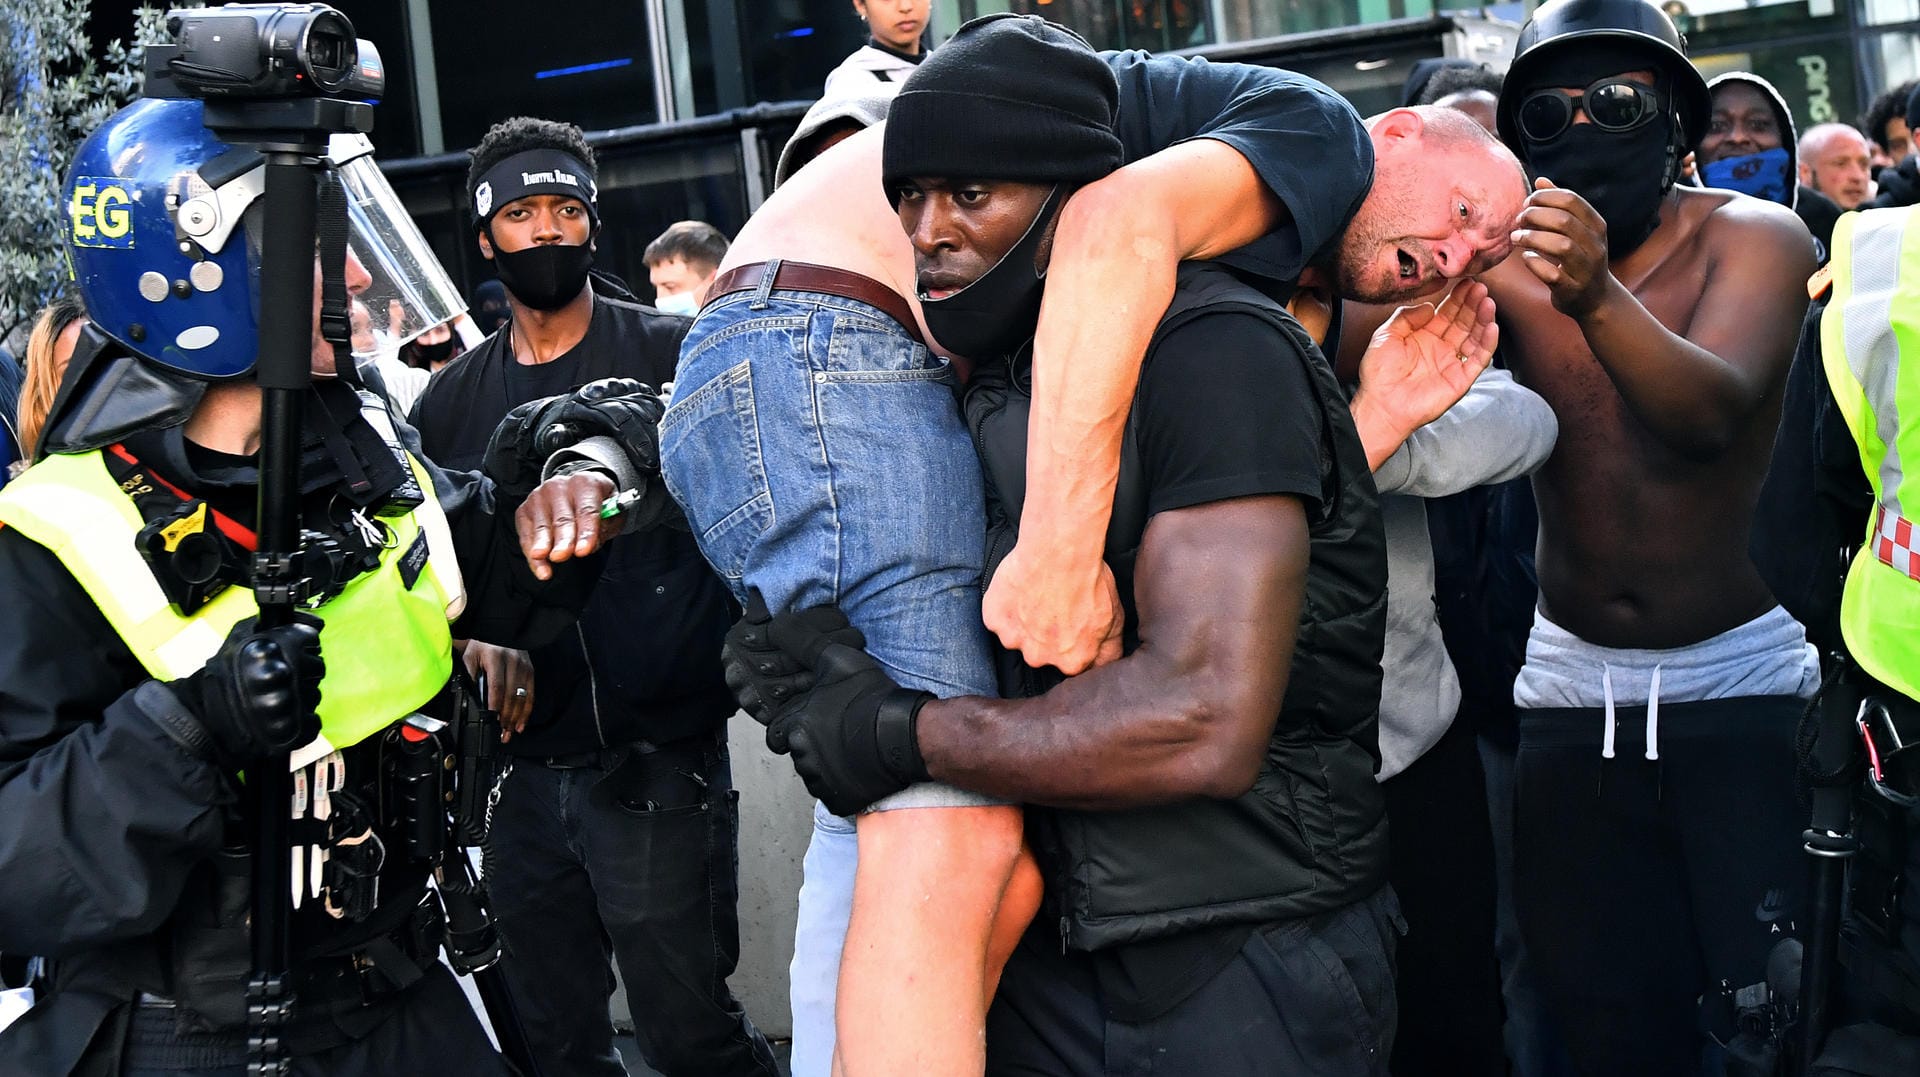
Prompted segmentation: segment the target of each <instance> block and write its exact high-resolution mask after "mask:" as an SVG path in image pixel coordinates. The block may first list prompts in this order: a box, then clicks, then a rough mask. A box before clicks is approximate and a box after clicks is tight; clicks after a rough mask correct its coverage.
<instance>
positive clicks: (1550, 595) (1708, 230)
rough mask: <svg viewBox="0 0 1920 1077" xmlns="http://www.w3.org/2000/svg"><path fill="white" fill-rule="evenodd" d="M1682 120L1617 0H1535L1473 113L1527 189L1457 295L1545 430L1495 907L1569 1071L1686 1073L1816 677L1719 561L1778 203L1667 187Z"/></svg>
mask: <svg viewBox="0 0 1920 1077" xmlns="http://www.w3.org/2000/svg"><path fill="white" fill-rule="evenodd" d="M1709 107H1710V106H1709V99H1708V95H1707V89H1706V86H1705V84H1704V83H1703V82H1702V80H1701V78H1700V75H1699V74H1698V73H1697V72H1695V71H1694V69H1693V67H1692V65H1691V64H1689V63H1688V62H1687V60H1686V58H1685V54H1684V52H1683V51H1682V49H1681V39H1680V37H1679V35H1678V33H1676V32H1675V30H1674V29H1673V26H1672V24H1671V23H1670V22H1668V20H1667V18H1666V16H1664V15H1663V14H1661V12H1660V10H1659V9H1658V8H1656V7H1655V6H1653V5H1652V4H1649V3H1645V2H1644V0H1554V2H1552V3H1549V4H1546V5H1544V6H1542V7H1541V8H1540V9H1539V10H1538V11H1537V12H1535V14H1534V17H1533V19H1532V20H1531V21H1530V22H1529V24H1528V25H1527V26H1526V27H1525V28H1523V29H1522V31H1521V34H1520V41H1519V46H1518V48H1517V49H1516V58H1515V60H1514V63H1513V66H1512V68H1511V69H1510V70H1509V71H1508V73H1507V78H1506V83H1505V86H1504V87H1503V90H1502V93H1501V98H1500V111H1499V123H1500V133H1501V136H1502V138H1503V139H1505V141H1506V142H1507V144H1508V145H1509V146H1510V147H1511V148H1512V149H1513V150H1514V151H1515V152H1516V153H1517V154H1519V156H1520V158H1521V160H1522V161H1523V162H1525V163H1526V165H1527V169H1528V171H1529V172H1530V173H1531V174H1532V175H1533V176H1534V177H1536V179H1535V184H1534V186H1535V191H1534V193H1533V195H1532V197H1531V198H1530V199H1529V200H1528V206H1527V209H1526V210H1525V212H1523V213H1522V214H1521V217H1520V221H1519V227H1518V229H1517V230H1516V231H1515V233H1514V237H1513V238H1514V245H1515V248H1516V250H1517V251H1518V252H1519V257H1516V258H1514V259H1512V260H1511V261H1509V262H1507V263H1506V264H1504V265H1502V266H1500V267H1499V268H1498V269H1496V270H1495V271H1493V272H1491V273H1489V274H1487V275H1486V276H1485V277H1484V278H1483V279H1484V280H1485V282H1486V283H1487V285H1488V287H1489V289H1490V290H1491V292H1492V294H1493V296H1494V299H1495V302H1496V303H1497V305H1498V308H1499V314H1500V321H1501V325H1502V328H1503V339H1504V341H1505V342H1506V345H1507V349H1508V350H1507V352H1506V354H1507V355H1508V357H1509V360H1510V362H1511V364H1512V366H1513V369H1514V370H1515V372H1516V373H1517V374H1518V376H1519V377H1520V379H1521V380H1522V381H1523V382H1524V383H1525V384H1527V385H1529V386H1530V387H1532V388H1533V389H1534V390H1535V391H1536V392H1538V393H1540V394H1541V395H1542V396H1543V397H1545V398H1546V399H1547V401H1548V402H1549V403H1550V404H1552V405H1553V408H1554V410H1555V412H1556V413H1557V415H1558V416H1559V420H1560V439H1559V444H1558V447H1557V448H1556V450H1555V452H1554V454H1553V456H1552V457H1551V458H1550V459H1549V460H1548V462H1547V464H1546V466H1545V467H1544V468H1543V469H1542V470H1541V471H1540V472H1538V473H1537V474H1536V476H1535V479H1534V489H1535V491H1536V494H1537V496H1538V500H1539V506H1540V544H1539V562H1538V564H1539V578H1540V606H1539V610H1538V613H1537V615H1536V619H1535V624H1534V629H1533V633H1532V636H1531V638H1530V639H1529V641H1528V645H1527V657H1526V666H1525V668H1524V669H1523V670H1522V671H1521V674H1520V679H1519V681H1518V683H1517V684H1516V685H1515V687H1514V700H1515V703H1516V705H1517V706H1518V707H1519V708H1520V709H1521V733H1520V738H1521V739H1520V751H1519V756H1518V761H1517V770H1518V775H1517V783H1518V804H1517V817H1516V827H1517V830H1516V834H1515V841H1516V846H1515V861H1516V865H1517V866H1516V879H1515V883H1514V898H1515V902H1516V905H1517V911H1518V915H1519V920H1520V926H1521V931H1522V934H1523V936H1524V938H1525V941H1526V946H1527V951H1528V957H1529V959H1530V961H1531V962H1532V963H1533V965H1534V966H1535V972H1536V974H1537V975H1538V976H1539V978H1540V988H1541V990H1542V992H1543V995H1544V998H1545V1003H1546V1006H1547V1009H1548V1011H1549V1012H1550V1015H1551V1017H1552V1018H1553V1021H1554V1024H1555V1026H1556V1028H1557V1030H1558V1032H1559V1033H1560V1035H1561V1036H1562V1037H1563V1038H1564V1040H1565V1042H1566V1045H1567V1047H1568V1049H1569V1051H1570V1053H1571V1054H1572V1056H1573V1058H1574V1061H1575V1064H1576V1069H1578V1070H1579V1071H1581V1072H1583V1073H1589V1074H1597V1075H1608V1077H1611V1075H1617V1074H1625V1073H1634V1074H1680V1073H1691V1072H1696V1070H1697V1067H1698V1064H1699V1063H1698V1060H1699V1057H1700V1051H1701V1047H1702V1044H1701V1041H1700V1037H1699V1033H1698V1031H1697V1027H1698V1022H1699V1019H1700V1018H1699V1015H1700V1008H1699V1005H1698V1004H1699V1003H1700V1002H1701V1001H1702V996H1713V995H1715V994H1716V993H1718V992H1720V991H1722V990H1723V989H1724V988H1723V985H1724V987H1726V988H1731V989H1738V988H1742V987H1745V986H1747V985H1750V984H1754V983H1756V982H1759V981H1761V980H1762V979H1763V978H1764V971H1765V962H1766V957H1767V954H1768V952H1769V950H1770V949H1771V947H1772V946H1773V944H1774V942H1775V941H1777V939H1778V938H1779V937H1780V936H1781V934H1782V933H1783V932H1785V931H1787V930H1790V929H1791V927H1792V924H1793V917H1794V915H1795V913H1796V898H1797V895H1798V894H1799V893H1800V891H1801V882H1802V876H1803V875H1804V874H1805V866H1804V862H1803V860H1802V859H1801V858H1800V855H1799V849H1798V846H1799V841H1798V834H1799V832H1800V830H1801V827H1802V825H1803V823H1804V818H1803V817H1802V816H1801V815H1800V813H1799V812H1798V810H1797V808H1796V807H1795V803H1794V796H1793V775H1794V754H1793V732H1794V727H1795V723H1796V720H1797V718H1798V716H1799V712H1800V709H1801V706H1802V703H1803V701H1804V699H1805V697H1807V696H1809V695H1811V694H1812V692H1813V690H1814V688H1815V687H1816V686H1817V683H1818V679H1819V670H1818V665H1817V661H1816V656H1815V654H1814V651H1813V648H1812V647H1811V646H1809V645H1808V643H1807V642H1806V638H1805V634H1804V632H1803V631H1802V629H1801V627H1800V625H1799V623H1798V622H1796V621H1794V620H1793V619H1792V618H1791V617H1790V616H1788V615H1787V614H1786V612H1785V611H1784V610H1781V609H1780V608H1779V607H1778V605H1777V604H1776V603H1775V602H1774V599H1773V597H1772V595H1771V594H1770V593H1769V592H1768V590H1767V588H1766V586H1765V585H1764V584H1763V583H1762V582H1761V580H1760V577H1759V575H1758V573H1757V572H1756V570H1755V569H1754V567H1753V565H1752V564H1751V563H1750V562H1749V561H1748V559H1747V556H1746V549H1747V532H1748V528H1749V525H1750V522H1751V519H1752V515H1753V511H1754V501H1755V497H1756V494H1757V491H1758V489H1759V485H1760V481H1761V478H1762V476H1763V474H1764V473H1765V470H1766V467H1767V461H1768V456H1769V450H1770V447H1771V444H1772V439H1773V433H1774V426H1775V422H1776V420H1777V417H1778V413H1779V408H1780V399H1781V387H1782V385H1783V383H1784V379H1785V377H1786V372H1787V367H1788V363H1789V361H1790V359H1791V356H1792V352H1793V346H1794V341H1795V339H1796V337H1797V336H1798V326H1799V324H1800V319H1801V315H1802V313H1803V312H1804V310H1805V307H1806V296H1805V293H1804V292H1803V291H1802V290H1801V282H1802V281H1803V280H1804V279H1805V276H1806V274H1808V273H1810V272H1811V271H1812V269H1813V266H1814V249H1813V244H1812V243H1811V242H1810V241H1809V239H1808V236H1807V232H1806V229H1805V228H1804V227H1802V226H1801V225H1800V223H1799V222H1798V221H1797V220H1796V219H1795V218H1794V217H1793V215H1792V214H1791V213H1790V212H1789V211H1788V210H1786V209H1785V208H1784V207H1782V206H1778V205H1774V204H1770V203H1767V202H1763V201H1760V200H1757V199H1751V198H1739V197H1736V196H1734V195H1732V194H1729V193H1727V192H1722V191H1701V190H1696V189H1692V188H1688V187H1675V186H1674V185H1673V176H1674V175H1675V170H1676V168H1677V166H1678V163H1679V160H1680V158H1681V157H1683V156H1684V155H1685V154H1686V153H1687V152H1688V151H1690V150H1692V149H1694V148H1695V147H1696V145H1697V143H1698V141H1699V139H1700V133H1701V132H1702V131H1704V130H1705V127H1706V119H1707V116H1708V112H1709ZM1704 1001H1705V1002H1706V1003H1708V1004H1709V1005H1708V1007H1707V1009H1708V1012H1709V1013H1711V1012H1713V1010H1714V1009H1715V1008H1716V1007H1714V1006H1713V1005H1712V1003H1714V1001H1715V1000H1714V999H1713V998H1712V997H1708V998H1706V999H1705V1000H1704ZM1718 1008H1720V1009H1724V1011H1725V1013H1726V1014H1727V1015H1728V1016H1729V1017H1730V1016H1731V1012H1732V1006H1731V1005H1730V1004H1729V1005H1726V1006H1724V1007H1718ZM1711 1023H1712V1022H1711V1021H1710V1022H1709V1025H1710V1026H1711ZM1629 1030H1631V1034H1628V1032H1629ZM1726 1031H1727V1032H1731V1029H1727V1030H1726Z"/></svg>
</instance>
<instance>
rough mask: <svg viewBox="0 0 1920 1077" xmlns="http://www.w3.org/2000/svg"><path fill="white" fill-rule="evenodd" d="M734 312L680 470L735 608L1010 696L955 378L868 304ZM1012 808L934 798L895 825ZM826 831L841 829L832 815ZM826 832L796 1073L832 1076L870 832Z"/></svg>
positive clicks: (684, 387)
mask: <svg viewBox="0 0 1920 1077" xmlns="http://www.w3.org/2000/svg"><path fill="white" fill-rule="evenodd" d="M773 278H774V273H772V272H768V273H766V274H765V276H764V281H765V283H763V284H762V285H761V287H760V288H759V289H758V290H757V291H752V292H740V293H737V294H734V295H729V296H723V297H721V298H719V299H716V300H715V301H714V302H712V303H710V304H709V305H708V306H707V307H706V308H705V309H704V310H702V311H701V312H700V316H699V318H697V319H696V320H695V321H694V323H693V328H692V329H691V330H690V331H689V332H688V334H687V339H686V341H685V343H683V344H682V345H681V348H680V368H679V371H678V373H677V376H676V377H675V379H674V389H673V399H672V402H671V404H670V405H669V406H668V408H667V413H666V416H665V418H663V419H662V420H661V423H660V456H661V470H662V472H663V474H664V476H665V479H666V483H667V489H668V490H669V491H670V492H671V493H672V494H673V497H674V499H675V500H676V501H678V502H679V503H680V505H681V507H682V508H683V509H684V510H685V511H686V515H687V520H688V523H689V524H690V525H691V526H692V528H693V532H694V535H695V537H696V538H697V539H698V540H699V543H700V550H701V552H702V553H703V554H705V555H706V558H707V561H708V562H709V563H710V564H712V566H713V568H714V571H715V572H718V573H719V574H720V576H721V578H723V579H724V580H726V581H727V584H728V586H730V587H731V588H732V589H733V592H734V596H735V597H736V598H738V599H740V600H741V601H742V602H745V601H746V596H747V590H748V589H749V588H752V589H755V590H758V591H759V592H760V595H761V597H762V598H764V599H765V600H766V603H767V607H768V608H769V609H772V610H775V611H780V610H785V609H798V608H804V607H807V606H815V605H821V604H824V603H831V604H833V605H837V606H839V607H840V608H841V609H842V610H843V611H845V613H846V615H847V618H848V619H849V620H850V621H852V622H853V624H854V625H855V626H857V627H858V628H859V629H860V630H861V632H863V633H864V634H865V635H866V638H867V650H868V652H869V653H871V654H872V655H873V657H874V658H875V659H876V660H877V661H878V662H880V664H881V665H883V666H885V667H886V668H887V670H888V672H889V673H891V674H892V676H893V678H894V679H895V680H897V681H899V682H900V683H901V684H903V685H906V686H907V687H910V688H920V689H924V690H926V691H929V692H932V693H934V694H935V695H938V696H942V697H951V696H956V695H986V696H991V695H996V694H998V693H997V691H996V684H995V679H994V671H993V659H992V650H991V647H990V645H989V641H988V637H987V632H986V629H985V627H984V626H983V625H982V623H981V619H980V599H981V571H982V566H983V564H984V562H985V557H986V504H985V493H984V489H983V487H982V482H981V477H980V464H979V459H978V457H977V456H976V455H975V452H974V447H973V442H972V440H971V438H969V437H968V435H967V432H966V429H965V426H964V424H963V423H962V422H961V419H960V409H959V405H958V403H957V401H956V400H955V398H954V393H953V375H952V373H951V371H950V370H949V369H948V366H947V364H946V363H945V361H943V360H941V359H939V358H937V357H936V356H934V355H933V354H932V353H931V352H929V351H928V350H927V349H926V347H925V346H924V345H921V344H918V343H915V341H914V340H913V337H912V336H911V335H910V334H909V333H908V332H907V330H906V329H904V328H903V327H902V326H901V325H900V324H899V323H898V322H896V321H894V320H893V319H892V318H891V317H890V316H888V315H887V314H885V313H883V312H881V311H880V310H878V309H876V308H874V307H872V306H870V305H868V304H866V303H862V302H860V301H858V300H853V299H847V298H844V297H841V296H836V295H828V294H824V293H818V292H793V291H784V290H782V291H775V290H773V289H772V288H771V283H772V280H773ZM990 803H1000V802H999V801H995V800H992V799H990V798H986V797H978V796H975V795H973V794H970V793H965V792H962V791H960V790H955V789H951V788H948V787H945V786H938V785H934V784H927V785H918V786H914V787H913V788H912V789H908V790H906V791H905V792H903V793H900V794H896V795H895V796H894V797H889V798H887V800H885V801H882V802H881V803H880V804H878V805H876V807H878V808H882V809H884V808H892V807H910V806H941V805H948V806H957V805H967V804H990ZM820 814H824V813H820ZM832 831H833V832H832V833H828V832H827V830H825V829H823V827H822V825H821V824H819V823H816V827H815V831H814V841H813V844H812V846H811V847H810V848H809V850H808V853H807V860H806V865H805V882H804V883H803V885H802V887H801V891H800V919H799V927H798V929H797V931H796V937H795V940H794V964H793V971H792V977H793V979H792V984H793V1004H794V1013H793V1024H794V1036H793V1040H794V1053H793V1072H794V1074H795V1075H796V1077H810V1075H812V1074H816V1073H818V1074H824V1073H826V1072H827V1069H826V1066H827V1060H828V1059H830V1058H831V1057H832V1053H833V997H834V985H835V982H836V980H837V978H838V973H839V961H840V948H841V945H842V943H843V942H844V939H845V934H846V924H847V916H848V911H849V910H850V909H851V907H852V902H853V867H854V860H855V857H856V855H857V852H856V847H855V845H854V842H853V840H852V835H851V827H849V826H846V825H845V824H836V825H835V826H834V827H833V828H832Z"/></svg>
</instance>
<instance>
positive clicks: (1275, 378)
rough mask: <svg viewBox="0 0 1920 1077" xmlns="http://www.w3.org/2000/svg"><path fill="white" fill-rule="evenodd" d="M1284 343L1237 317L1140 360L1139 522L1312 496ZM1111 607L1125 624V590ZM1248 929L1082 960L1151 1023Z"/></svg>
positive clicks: (1116, 1007) (1303, 400)
mask: <svg viewBox="0 0 1920 1077" xmlns="http://www.w3.org/2000/svg"><path fill="white" fill-rule="evenodd" d="M1309 362H1324V360H1323V359H1320V358H1319V357H1318V356H1308V355H1305V354H1302V353H1301V351H1300V350H1299V348H1298V347H1297V346H1296V345H1295V344H1294V342H1293V338H1291V337H1288V336H1285V335H1283V334H1281V333H1279V332H1276V331H1275V329H1274V328H1273V326H1272V325H1271V324H1270V323H1268V322H1265V321H1263V320H1261V319H1259V318H1257V317H1255V316H1253V315H1251V314H1247V313H1245V312H1239V311H1230V312H1222V313H1215V314H1204V315H1201V316H1199V317H1197V318H1195V319H1193V320H1192V321H1190V322H1187V323H1185V324H1184V325H1181V326H1180V327H1179V328H1177V329H1175V330H1173V331H1172V332H1170V333H1168V334H1167V335H1166V336H1165V337H1163V338H1162V339H1161V341H1160V342H1159V344H1158V345H1156V346H1155V347H1154V349H1153V351H1152V353H1151V354H1150V355H1149V356H1148V357H1147V362H1146V365H1145V367H1143V368H1142V370H1141V373H1140V387H1139V389H1138V391H1137V392H1136V394H1135V396H1134V404H1133V407H1134V416H1133V421H1134V422H1135V424H1136V425H1137V428H1138V431H1139V444H1140V458H1141V470H1142V476H1143V479H1144V482H1145V487H1146V491H1147V512H1148V514H1149V515H1151V514H1154V513H1160V512H1170V511H1173V510H1177V509H1184V508H1191V507H1194V506H1196V505H1204V504H1207V503H1209V502H1214V501H1224V500H1227V499H1229V498H1235V497H1253V496H1259V495H1275V494H1283V495H1288V496H1292V497H1298V498H1300V499H1301V500H1302V501H1305V502H1306V503H1307V513H1308V516H1309V518H1311V517H1312V516H1313V514H1314V513H1315V512H1316V511H1317V506H1318V505H1319V503H1320V499H1321V496H1322V493H1323V481H1322V475H1321V460H1322V456H1323V447H1322V444H1321V432H1322V430H1323V429H1325V422H1324V418H1325V417H1324V416H1323V414H1322V412H1321V408H1320V403H1319V397H1317V396H1316V395H1315V394H1314V391H1313V386H1312V385H1311V384H1310V383H1309V381H1308V378H1307V368H1306V365H1305V364H1307V363H1309ZM1121 600H1122V602H1123V603H1124V604H1125V605H1126V607H1127V610H1128V613H1129V614H1132V613H1133V612H1134V596H1133V594H1132V592H1131V589H1130V588H1128V589H1123V591H1122V594H1121ZM1252 930H1253V928H1252V927H1251V926H1249V925H1233V926H1227V927H1219V928H1205V929H1201V930H1197V931H1187V932H1182V933H1180V934H1178V935H1174V936H1171V937H1168V938H1165V939H1156V940H1153V941H1150V942H1143V943H1134V944H1130V945H1125V946H1117V947H1112V948H1109V949H1105V950H1099V951H1096V952H1095V953H1093V954H1092V955H1091V957H1090V960H1091V962H1092V965H1093V970H1094V975H1095V976H1096V977H1097V979H1098V982H1099V984H1100V992H1101V1001H1102V1004H1103V1005H1104V1006H1105V1008H1106V1010H1107V1012H1108V1013H1109V1014H1110V1015H1112V1016H1113V1017H1114V1018H1115V1019H1116V1020H1122V1021H1146V1020H1151V1019H1153V1018H1154V1017H1157V1016H1159V1015H1161V1014H1163V1013H1165V1012H1167V1011H1168V1010H1170V1009H1172V1008H1173V1007H1174V1006H1176V1005H1178V1004H1179V1003H1180V1001H1181V1000H1183V999H1185V998H1186V997H1187V996H1188V995H1190V994H1192V993H1193V992H1194V991H1195V990H1196V989H1198V988H1199V987H1200V986H1201V985H1202V984H1204V983H1206V982H1207V981H1208V980H1210V979H1212V978H1213V977H1214V975H1215V974H1217V973H1218V972H1219V971H1220V969H1221V967H1222V966H1223V965H1225V964H1226V962H1227V961H1229V960H1230V959H1231V958H1232V957H1233V955H1234V954H1235V953H1237V952H1239V950H1240V947H1241V946H1242V945H1244V944H1245V942H1246V938H1247V935H1248V933H1249V932H1250V931H1252Z"/></svg>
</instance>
